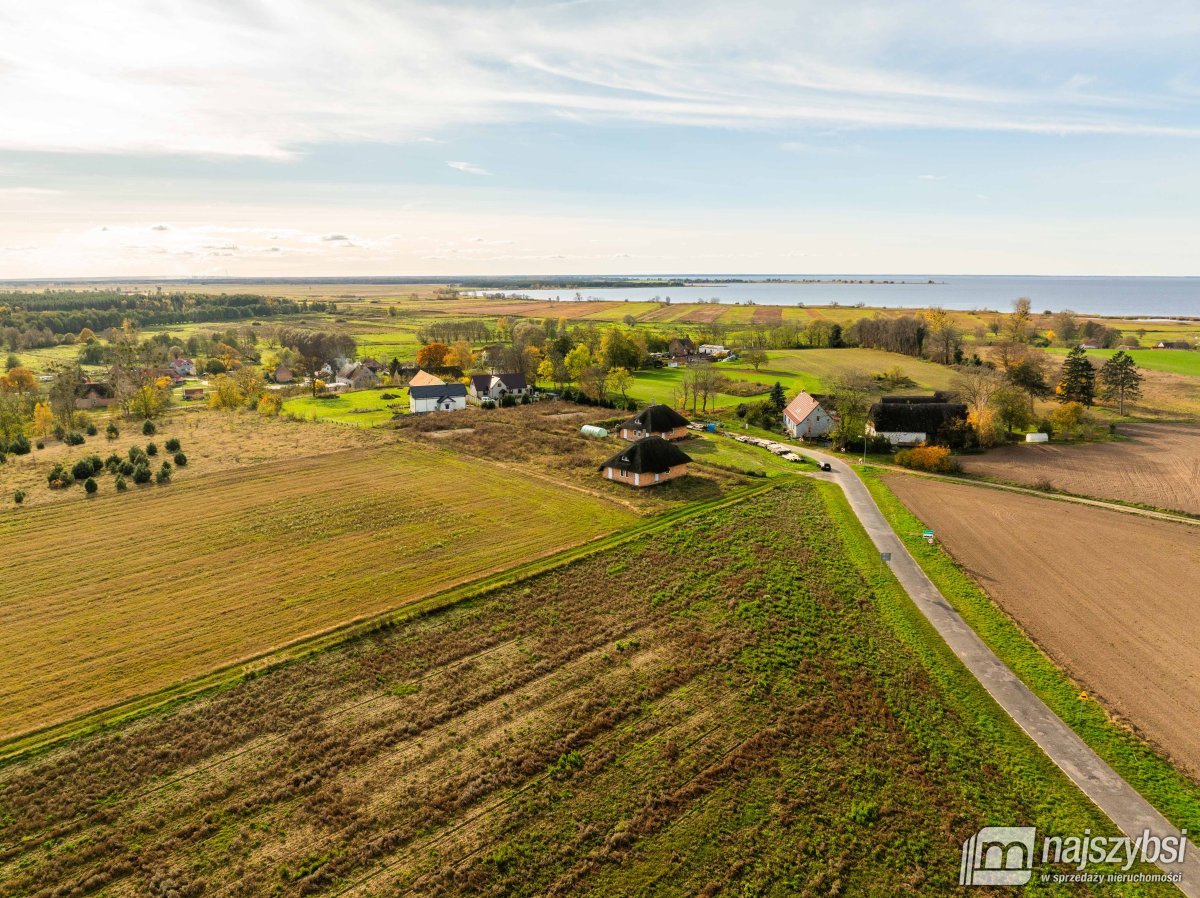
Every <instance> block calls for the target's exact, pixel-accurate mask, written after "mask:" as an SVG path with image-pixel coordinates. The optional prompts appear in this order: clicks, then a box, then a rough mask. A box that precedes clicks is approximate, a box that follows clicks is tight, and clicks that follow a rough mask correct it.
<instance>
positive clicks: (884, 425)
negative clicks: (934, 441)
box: [869, 399, 967, 437]
mask: <svg viewBox="0 0 1200 898" xmlns="http://www.w3.org/2000/svg"><path fill="white" fill-rule="evenodd" d="M966 417H967V407H966V406H965V405H963V404H961V403H958V402H931V401H929V400H928V399H926V401H924V402H918V401H908V402H877V403H875V404H874V405H873V406H871V414H870V418H869V420H870V422H871V426H873V427H874V428H875V432H876V433H924V434H928V435H929V436H931V437H932V436H934V435H936V434H937V432H938V431H939V430H941V429H942V427H944V426H945V425H946V424H947V423H948V422H950V421H953V420H955V419H957V418H961V419H965V418H966Z"/></svg>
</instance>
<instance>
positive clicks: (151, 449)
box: [146, 443, 158, 457]
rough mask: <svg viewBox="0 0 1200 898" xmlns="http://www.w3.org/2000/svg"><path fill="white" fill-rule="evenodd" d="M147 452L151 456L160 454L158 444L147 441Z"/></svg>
mask: <svg viewBox="0 0 1200 898" xmlns="http://www.w3.org/2000/svg"><path fill="white" fill-rule="evenodd" d="M146 454H147V455H149V456H150V457H154V456H155V455H158V444H157V443H147V444H146Z"/></svg>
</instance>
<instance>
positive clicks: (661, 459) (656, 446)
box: [600, 436, 692, 487]
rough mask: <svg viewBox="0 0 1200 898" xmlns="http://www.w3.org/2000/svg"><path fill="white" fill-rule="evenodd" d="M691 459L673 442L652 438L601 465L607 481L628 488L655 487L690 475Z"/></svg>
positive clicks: (643, 440) (633, 445)
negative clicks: (624, 485)
mask: <svg viewBox="0 0 1200 898" xmlns="http://www.w3.org/2000/svg"><path fill="white" fill-rule="evenodd" d="M691 460H692V459H691V457H690V456H689V455H688V454H687V453H685V452H684V451H683V450H682V449H680V448H679V447H678V446H676V445H675V444H674V443H668V442H667V441H666V440H664V439H663V438H662V437H658V436H653V437H646V438H644V439H641V440H638V441H637V442H636V443H633V444H632V445H630V446H626V447H625V448H624V449H622V450H621V451H620V452H618V453H617V454H616V455H614V456H613V457H612V458H610V459H609V460H608V461H606V462H605V463H604V464H602V465H601V466H600V473H601V474H602V475H603V477H604V479H605V480H612V481H615V482H617V483H624V484H626V485H627V486H634V487H644V486H654V485H655V484H656V483H666V482H667V481H668V480H674V479H675V478H676V477H682V476H683V475H684V474H686V473H687V472H688V463H689V462H690V461H691Z"/></svg>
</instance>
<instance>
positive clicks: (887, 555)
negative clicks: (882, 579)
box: [879, 552, 892, 574]
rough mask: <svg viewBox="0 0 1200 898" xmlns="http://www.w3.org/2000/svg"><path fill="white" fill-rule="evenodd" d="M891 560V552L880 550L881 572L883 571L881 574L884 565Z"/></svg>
mask: <svg viewBox="0 0 1200 898" xmlns="http://www.w3.org/2000/svg"><path fill="white" fill-rule="evenodd" d="M891 560H892V553H891V552H880V553H879V573H881V574H882V573H883V566H884V565H885V564H887V563H889V562H890V561H891Z"/></svg>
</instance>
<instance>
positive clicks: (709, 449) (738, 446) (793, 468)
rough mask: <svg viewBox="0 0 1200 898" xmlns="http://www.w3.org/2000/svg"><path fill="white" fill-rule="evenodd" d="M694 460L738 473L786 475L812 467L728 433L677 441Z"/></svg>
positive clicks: (770, 475)
mask: <svg viewBox="0 0 1200 898" xmlns="http://www.w3.org/2000/svg"><path fill="white" fill-rule="evenodd" d="M680 446H681V448H682V449H683V451H684V452H686V453H687V454H688V455H689V456H691V457H692V460H693V461H696V462H699V463H701V464H709V465H714V466H716V467H718V468H724V469H726V470H729V471H735V472H737V473H740V474H753V476H760V475H761V476H764V477H768V478H770V477H786V476H788V475H793V474H797V473H800V472H801V471H812V470H813V465H812V463H811V462H808V461H804V462H793V461H787V460H785V459H782V458H779V457H778V456H776V455H773V454H771V453H770V452H768V451H767V450H766V449H761V448H759V447H758V446H748V445H745V444H744V443H739V442H737V441H735V440H733V439H730V438H729V437H727V436H721V435H716V434H703V435H698V436H697V437H695V438H693V439H690V440H687V441H686V442H683V443H681V444H680Z"/></svg>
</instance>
